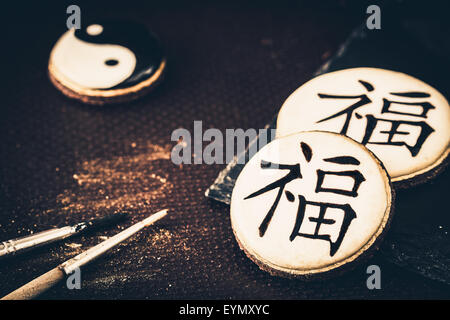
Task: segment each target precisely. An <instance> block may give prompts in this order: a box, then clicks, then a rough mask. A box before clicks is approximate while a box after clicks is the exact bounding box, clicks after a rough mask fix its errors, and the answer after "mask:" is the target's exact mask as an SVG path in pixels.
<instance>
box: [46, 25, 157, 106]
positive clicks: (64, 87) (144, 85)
mask: <svg viewBox="0 0 450 320" xmlns="http://www.w3.org/2000/svg"><path fill="white" fill-rule="evenodd" d="M165 66H166V61H165V58H164V56H163V50H162V48H161V45H160V42H159V40H158V39H157V38H156V36H155V35H154V34H152V33H151V32H149V31H148V30H147V29H146V28H145V26H143V25H140V24H137V23H133V22H120V21H100V22H98V23H94V24H88V25H86V26H85V27H83V28H82V29H78V30H76V29H70V30H68V31H67V32H65V33H64V34H63V35H62V36H61V38H59V40H58V41H57V42H56V44H55V45H54V47H53V49H52V51H51V53H50V59H49V63H48V71H49V77H50V80H51V81H52V83H53V84H54V85H55V86H56V87H57V88H58V89H59V90H60V91H61V92H62V93H64V94H65V95H66V96H68V97H70V98H74V99H78V100H81V101H82V102H84V103H88V104H96V105H102V104H107V103H118V102H125V101H130V100H133V99H136V98H138V97H140V96H142V95H143V94H145V93H147V92H148V91H150V90H151V89H152V88H154V86H155V85H156V84H157V83H158V82H159V81H160V80H161V79H162V75H163V73H164V69H165Z"/></svg>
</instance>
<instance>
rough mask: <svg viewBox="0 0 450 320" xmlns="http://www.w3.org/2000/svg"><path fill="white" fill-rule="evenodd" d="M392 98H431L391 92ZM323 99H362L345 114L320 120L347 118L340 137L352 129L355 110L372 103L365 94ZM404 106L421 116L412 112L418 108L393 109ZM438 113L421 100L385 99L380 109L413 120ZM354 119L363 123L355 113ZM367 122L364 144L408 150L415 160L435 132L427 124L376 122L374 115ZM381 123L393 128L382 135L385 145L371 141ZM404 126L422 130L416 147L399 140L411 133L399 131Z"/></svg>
mask: <svg viewBox="0 0 450 320" xmlns="http://www.w3.org/2000/svg"><path fill="white" fill-rule="evenodd" d="M359 83H361V84H362V85H363V86H364V88H365V89H366V90H367V92H371V91H373V90H374V89H375V88H374V87H373V86H372V85H371V84H370V83H368V82H366V81H362V80H359ZM390 94H391V95H393V96H397V97H403V98H410V99H413V100H415V99H423V98H428V97H430V95H429V94H428V93H426V92H416V91H412V92H391V93H390ZM318 95H319V97H320V98H321V99H359V100H358V101H357V102H355V103H354V104H352V105H351V106H349V107H347V108H345V109H344V110H342V111H339V112H338V113H335V114H333V115H331V116H329V117H327V118H324V119H322V120H319V121H318V122H317V123H320V122H324V121H327V120H330V119H333V118H337V117H339V116H342V115H345V122H344V125H343V127H342V129H341V132H340V133H341V134H347V131H348V127H349V125H350V120H351V119H352V116H353V114H354V112H355V110H356V109H358V108H360V107H362V106H364V105H366V104H369V103H371V102H372V100H370V98H369V97H368V96H367V95H366V94H361V95H354V96H350V95H349V96H345V95H330V94H322V93H319V94H318ZM395 104H397V105H401V106H406V107H408V106H409V107H419V108H420V111H421V112H413V111H414V110H417V109H416V108H412V109H411V111H410V112H401V111H396V110H395V109H393V108H392V106H393V105H395ZM432 109H435V106H433V105H432V104H430V103H429V102H427V101H422V100H419V101H417V102H403V101H394V100H389V99H386V98H383V106H382V109H381V113H382V114H383V113H390V114H398V115H403V116H413V117H417V118H423V119H426V118H427V113H428V111H430V110H432ZM355 116H356V118H357V119H361V118H362V116H361V115H359V114H358V113H355ZM366 118H367V125H366V130H365V134H364V137H363V140H362V141H361V143H362V144H364V145H366V144H378V145H391V146H405V147H406V148H408V150H409V151H410V153H411V155H412V156H413V157H415V156H416V155H417V154H418V153H419V151H420V148H421V147H422V145H423V143H424V142H425V140H426V139H427V138H428V136H429V135H430V134H431V133H432V132H433V131H434V129H433V128H431V127H430V126H429V125H428V124H427V123H426V122H425V121H406V120H391V119H383V118H376V117H374V116H373V115H371V114H368V115H366ZM378 122H385V123H389V124H390V130H388V131H381V132H380V133H384V134H387V139H386V140H385V141H373V140H371V138H372V135H373V132H374V129H375V127H376V125H377V123H378ZM401 125H409V126H415V127H418V128H419V129H420V134H419V136H418V138H417V140H416V143H415V144H414V145H408V144H407V143H406V142H404V141H398V139H400V137H398V136H406V135H409V134H410V133H409V132H406V131H401V130H399V127H400V126H401ZM394 138H396V141H394Z"/></svg>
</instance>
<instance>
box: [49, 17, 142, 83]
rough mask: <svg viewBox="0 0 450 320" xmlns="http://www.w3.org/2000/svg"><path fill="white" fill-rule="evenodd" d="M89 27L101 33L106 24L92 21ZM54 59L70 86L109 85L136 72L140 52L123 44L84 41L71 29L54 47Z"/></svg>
mask: <svg viewBox="0 0 450 320" xmlns="http://www.w3.org/2000/svg"><path fill="white" fill-rule="evenodd" d="M90 27H92V28H90ZM89 28H90V29H89ZM87 31H88V32H89V31H91V33H90V34H91V35H92V36H95V35H100V34H101V32H102V26H100V25H91V26H89V27H88V29H87ZM108 60H116V61H117V64H115V65H108V64H106V61H108ZM50 63H51V64H52V65H53V67H54V68H55V69H56V71H57V72H58V74H59V77H62V78H63V80H65V82H66V83H65V84H68V85H69V86H70V85H76V86H78V87H81V88H85V89H108V88H112V87H114V86H116V85H118V84H119V83H121V82H123V81H124V80H126V79H127V78H128V77H129V76H130V75H131V74H132V73H133V71H134V68H135V66H136V56H135V55H134V53H133V52H132V51H131V50H130V49H128V48H126V47H123V46H120V45H114V44H96V43H89V42H86V41H82V40H80V39H78V38H77V37H75V29H70V30H69V31H67V32H66V33H64V34H63V35H62V36H61V38H60V39H59V40H58V42H57V43H56V44H55V46H54V47H53V50H52V52H51V55H50Z"/></svg>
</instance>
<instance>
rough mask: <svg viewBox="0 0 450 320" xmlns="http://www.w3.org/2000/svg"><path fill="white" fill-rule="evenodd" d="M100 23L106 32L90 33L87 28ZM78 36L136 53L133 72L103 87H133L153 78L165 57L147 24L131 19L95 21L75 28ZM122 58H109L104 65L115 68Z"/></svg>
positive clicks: (88, 40) (87, 40) (91, 41)
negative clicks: (118, 59)
mask: <svg viewBox="0 0 450 320" xmlns="http://www.w3.org/2000/svg"><path fill="white" fill-rule="evenodd" d="M92 24H98V25H101V26H102V27H103V31H102V32H101V33H100V34H98V35H90V34H88V33H87V32H86V29H87V27H89V26H90V25H92ZM75 37H77V38H78V39H80V40H82V41H86V42H90V43H95V44H114V45H120V46H123V47H126V48H128V49H130V50H131V51H132V52H133V53H134V55H135V56H136V67H135V69H134V71H133V73H132V74H131V75H130V76H129V77H128V78H127V79H126V80H124V81H122V82H121V83H119V84H118V85H116V86H114V87H112V88H107V89H103V90H110V89H121V88H128V87H131V86H133V85H135V84H137V83H139V82H142V81H144V80H146V79H148V78H150V77H151V76H152V75H153V74H154V73H155V72H156V70H158V68H159V66H160V65H161V62H162V60H163V50H162V47H161V44H160V42H159V39H158V38H157V37H156V35H154V34H153V33H151V32H149V31H148V30H147V28H146V27H145V26H144V25H141V24H139V23H136V22H131V21H94V22H92V23H87V24H85V25H84V27H83V28H81V29H78V30H76V31H75ZM117 63H120V61H117V60H114V59H112V60H108V61H105V64H107V65H108V66H111V67H113V66H114V65H116V64H117Z"/></svg>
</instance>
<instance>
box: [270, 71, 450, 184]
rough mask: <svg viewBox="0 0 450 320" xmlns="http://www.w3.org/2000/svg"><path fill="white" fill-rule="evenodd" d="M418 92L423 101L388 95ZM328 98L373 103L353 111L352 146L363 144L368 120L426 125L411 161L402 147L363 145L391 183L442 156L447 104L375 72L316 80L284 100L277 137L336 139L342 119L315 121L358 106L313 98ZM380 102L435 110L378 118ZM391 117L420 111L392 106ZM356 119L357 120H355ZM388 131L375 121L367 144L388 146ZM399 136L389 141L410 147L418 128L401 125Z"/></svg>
mask: <svg viewBox="0 0 450 320" xmlns="http://www.w3.org/2000/svg"><path fill="white" fill-rule="evenodd" d="M358 80H362V81H366V82H369V83H370V84H371V85H372V86H373V87H374V90H373V91H372V92H368V91H367V90H366V89H365V88H364V86H363V85H361V83H359V82H358ZM408 91H416V92H417V91H420V92H426V93H429V94H430V95H431V96H430V97H427V98H411V97H400V96H395V95H392V94H391V93H392V92H408ZM319 93H321V94H329V95H353V96H357V95H363V94H366V95H367V96H368V97H369V99H370V100H371V101H372V102H371V103H369V104H366V105H363V106H361V107H359V108H357V109H356V110H355V111H354V114H353V116H352V119H351V120H350V125H349V127H348V132H347V135H348V136H349V137H351V138H353V139H355V140H356V141H359V142H362V141H363V137H364V134H365V129H366V124H367V118H366V115H368V114H371V115H373V116H374V117H376V118H380V119H388V120H401V121H414V122H420V121H425V122H426V123H427V124H428V125H429V126H430V127H431V128H433V129H434V132H432V133H431V134H430V135H429V136H428V137H427V139H426V140H425V142H424V143H423V145H422V148H421V149H420V152H419V153H418V154H417V155H416V156H412V154H411V152H410V151H409V150H408V149H407V147H406V146H391V145H377V144H371V143H368V144H366V147H367V148H369V149H370V150H371V151H373V152H374V153H375V154H376V155H377V156H378V157H379V158H380V160H381V161H382V162H383V163H384V165H385V166H386V168H387V170H388V172H389V174H390V176H391V177H392V178H393V181H396V180H402V176H407V175H410V174H414V173H417V172H419V171H420V170H424V169H426V168H427V167H430V166H432V165H433V164H434V163H435V162H436V161H438V160H439V158H440V157H441V156H442V155H443V154H444V153H445V152H446V150H447V148H448V145H449V143H450V107H449V104H448V102H447V100H446V99H445V98H444V96H443V95H442V94H440V93H439V92H438V91H437V90H436V89H434V88H433V87H431V86H429V85H428V84H426V83H424V82H422V81H420V80H418V79H416V78H414V77H411V76H409V75H406V74H403V73H399V72H394V71H389V70H383V69H375V68H354V69H346V70H341V71H336V72H331V73H327V74H324V75H321V76H319V77H316V78H314V79H312V80H310V81H308V82H307V83H305V84H304V85H302V86H301V87H300V88H298V89H297V90H296V91H294V93H292V94H291V96H289V98H288V99H287V100H286V101H285V103H284V104H283V106H282V108H281V110H280V112H279V114H278V120H277V137H282V136H286V135H288V134H292V133H295V132H299V131H309V130H322V131H331V132H336V133H340V132H341V129H342V128H343V125H344V122H345V119H346V115H345V114H343V115H340V116H338V117H336V118H333V119H330V120H327V121H324V122H321V123H317V122H318V121H320V120H322V119H325V118H327V117H330V116H332V115H333V114H336V113H337V112H340V111H342V110H344V109H346V108H347V107H349V106H351V105H352V104H354V103H356V102H357V101H359V99H358V98H353V99H335V98H334V99H329V98H320V97H319V96H318V94H319ZM383 98H386V99H388V100H391V101H401V102H407V103H416V102H425V101H426V102H429V103H431V104H432V105H433V106H434V107H435V109H431V110H429V111H428V113H427V118H422V117H417V116H412V115H399V114H394V113H390V112H388V113H386V112H385V113H381V110H382V106H383ZM389 110H390V111H395V112H403V113H405V112H407V113H412V114H416V115H418V114H421V113H422V111H423V109H422V107H420V106H417V105H416V106H414V105H402V104H397V103H392V104H391V105H390V107H389ZM355 113H358V114H359V115H360V116H361V117H362V118H361V119H357V118H356V117H355ZM390 129H391V123H389V122H384V121H378V122H377V124H376V126H375V129H374V131H373V134H372V136H371V139H370V141H374V142H378V141H383V142H384V141H387V134H386V133H382V131H388V130H390ZM398 131H404V132H407V133H408V134H406V135H398V134H396V135H394V137H393V139H392V141H393V142H395V141H397V142H405V143H407V144H409V145H412V146H413V145H415V144H416V141H417V138H418V137H419V135H420V133H421V129H420V127H418V126H416V125H410V124H401V125H400V126H399V128H398Z"/></svg>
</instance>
